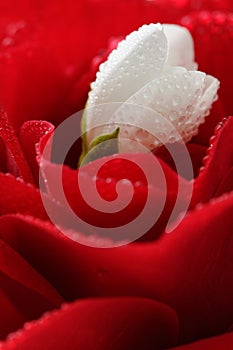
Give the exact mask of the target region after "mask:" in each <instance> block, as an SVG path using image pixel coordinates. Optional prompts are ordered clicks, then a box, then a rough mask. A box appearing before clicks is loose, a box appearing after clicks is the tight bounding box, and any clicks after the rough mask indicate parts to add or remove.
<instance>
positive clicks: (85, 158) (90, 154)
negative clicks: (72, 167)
mask: <svg viewBox="0 0 233 350" xmlns="http://www.w3.org/2000/svg"><path fill="white" fill-rule="evenodd" d="M119 132H120V128H117V129H116V130H115V131H113V133H111V134H105V135H100V136H98V137H97V138H96V139H94V140H93V141H92V143H91V145H90V149H89V151H88V150H87V149H86V145H85V146H84V148H83V152H82V154H81V157H80V159H79V166H83V165H85V164H87V163H90V162H92V161H94V160H96V159H98V158H101V157H105V156H109V155H111V154H115V153H118V151H119V150H118V140H117V138H118V135H119ZM83 141H84V138H83Z"/></svg>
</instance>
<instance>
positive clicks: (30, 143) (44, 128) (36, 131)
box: [20, 120, 54, 183]
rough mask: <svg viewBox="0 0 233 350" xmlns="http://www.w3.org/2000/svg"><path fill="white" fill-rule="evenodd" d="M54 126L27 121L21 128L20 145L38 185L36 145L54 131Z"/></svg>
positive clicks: (42, 122)
mask: <svg viewBox="0 0 233 350" xmlns="http://www.w3.org/2000/svg"><path fill="white" fill-rule="evenodd" d="M53 129H54V126H53V125H52V124H51V123H48V122H46V121H34V120H32V121H27V122H25V123H24V124H23V125H22V127H21V128H20V143H21V145H22V148H23V151H24V154H25V156H26V158H27V160H28V162H29V164H30V167H31V170H32V172H33V175H34V178H35V181H36V183H38V180H39V179H38V177H39V168H38V162H37V161H36V144H37V143H38V142H39V141H40V139H41V138H42V137H43V136H44V135H45V134H47V133H48V132H51V131H53Z"/></svg>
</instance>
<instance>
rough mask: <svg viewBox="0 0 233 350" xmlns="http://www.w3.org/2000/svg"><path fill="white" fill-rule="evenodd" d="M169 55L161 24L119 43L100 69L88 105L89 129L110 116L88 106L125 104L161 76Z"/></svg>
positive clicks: (87, 118)
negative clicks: (113, 103) (90, 109)
mask: <svg viewBox="0 0 233 350" xmlns="http://www.w3.org/2000/svg"><path fill="white" fill-rule="evenodd" d="M166 56H167V40H166V37H165V34H164V33H163V30H162V26H161V25H160V24H150V25H144V26H142V27H141V28H139V30H137V31H135V32H133V33H131V34H130V35H128V36H127V37H126V39H125V40H123V41H122V42H120V43H119V45H118V48H117V49H116V50H114V51H113V52H112V53H111V54H110V55H109V57H108V59H107V61H106V62H105V63H104V64H102V65H101V66H100V71H99V72H98V73H97V79H96V81H95V82H94V83H93V84H92V90H91V91H90V93H89V99H88V102H87V111H86V121H87V128H88V127H89V125H90V126H91V127H93V126H95V125H94V124H95V120H96V119H98V122H100V123H101V122H102V123H104V122H106V121H107V119H108V116H105V115H104V114H103V113H101V108H100V109H99V112H98V113H97V114H96V113H95V115H94V114H93V113H92V112H91V111H88V107H92V106H96V105H98V104H102V103H108V102H123V101H125V100H127V99H128V98H129V97H130V96H131V95H133V94H134V93H135V92H136V91H137V90H139V89H140V88H141V87H142V86H143V85H145V84H147V83H148V81H150V80H151V79H154V78H155V77H157V76H159V75H160V73H161V70H162V68H163V65H164V63H165V61H166Z"/></svg>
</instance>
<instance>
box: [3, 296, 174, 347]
mask: <svg viewBox="0 0 233 350" xmlns="http://www.w3.org/2000/svg"><path fill="white" fill-rule="evenodd" d="M177 323H178V322H177V319H176V315H175V313H174V311H173V310H172V309H171V308H169V307H167V306H166V305H164V304H161V303H158V302H155V301H152V300H146V299H137V298H111V299H93V300H81V301H77V302H76V303H73V304H69V305H66V306H63V307H62V309H61V310H59V311H56V312H53V313H50V314H48V315H47V316H44V317H42V318H41V319H40V320H39V321H36V322H33V323H30V324H28V325H27V327H26V328H25V329H24V330H22V331H20V332H18V333H16V334H13V335H11V338H10V339H9V340H8V341H7V342H6V343H5V344H4V343H2V346H1V349H3V350H7V349H9V350H10V349H11V350H13V349H32V348H33V349H35V350H36V349H38V350H41V349H43V348H46V349H47V350H50V349H51V350H52V349H55V348H56V349H57V350H59V349H61V350H62V349H65V348H66V349H70V350H72V349H85V350H93V349H96V350H107V349H110V347H111V349H112V350H124V349H125V350H126V349H127V350H128V349H135V350H143V349H145V348H146V349H148V350H149V349H151V350H152V349H153V350H156V349H161V348H164V347H168V346H172V344H175V343H176V339H177V333H178V325H177ZM58 329H59V332H58Z"/></svg>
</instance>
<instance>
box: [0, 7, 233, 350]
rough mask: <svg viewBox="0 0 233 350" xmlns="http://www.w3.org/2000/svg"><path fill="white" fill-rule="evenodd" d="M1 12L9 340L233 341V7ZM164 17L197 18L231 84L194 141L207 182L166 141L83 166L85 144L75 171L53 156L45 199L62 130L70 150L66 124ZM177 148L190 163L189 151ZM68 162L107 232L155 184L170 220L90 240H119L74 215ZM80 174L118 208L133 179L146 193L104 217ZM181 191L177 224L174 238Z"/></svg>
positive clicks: (199, 34) (0, 181)
mask: <svg viewBox="0 0 233 350" xmlns="http://www.w3.org/2000/svg"><path fill="white" fill-rule="evenodd" d="M0 13H1V24H0V33H1V34H0V42H1V44H0V45H1V46H0V47H1V52H0V72H1V86H0V103H1V112H0V170H1V172H0V214H1V217H0V249H1V254H0V306H1V317H0V337H1V340H2V343H1V344H0V348H2V349H4V350H8V349H9V350H12V349H20V350H21V349H31V348H33V349H79V348H80V349H87V350H89V349H90V350H92V349H100V350H105V349H110V348H111V349H114V350H122V349H127V350H128V349H140V350H141V349H153V350H155V349H164V348H169V349H184V350H186V349H187V350H189V349H190V350H196V349H211V350H212V349H214V350H215V349H216V350H217V349H221V350H222V349H224V350H225V349H226V350H227V349H231V348H232V345H233V333H232V325H233V302H232V295H233V283H232V271H233V258H232V252H233V239H232V232H233V222H232V215H233V193H232V191H233V147H232V135H233V117H228V116H229V115H231V113H232V110H233V104H232V98H231V77H232V73H233V68H232V63H231V61H232V59H231V57H232V56H233V49H232V35H233V7H232V3H231V1H230V0H225V1H224V0H219V1H214V0H208V1H207V0H206V1H199V2H198V3H197V2H196V3H194V2H192V1H181V0H176V1H174V0H169V1H167V2H166V3H165V2H164V1H162V0H161V1H146V0H144V1H143V0H130V1H128V2H127V4H125V2H124V1H119V0H118V1H115V0H111V1H110V2H109V1H108V2H107V1H103V0H95V1H94V0H92V1H91V0H89V1H88V0H82V1H80V2H77V1H73V0H68V2H67V1H66V2H60V3H57V2H56V1H54V0H52V1H46V0H43V1H41V2H40V4H38V3H37V2H31V1H29V0H23V1H20V2H19V1H17V2H16V3H15V1H8V2H7V3H5V2H3V3H2V4H1V5H0ZM158 21H159V22H164V23H167V22H170V23H177V24H181V25H183V26H186V27H187V28H188V29H189V30H190V32H191V33H192V35H193V38H194V42H195V52H196V61H197V62H198V64H199V69H200V70H202V71H205V72H206V73H209V74H212V75H214V76H216V77H217V78H218V79H219V80H220V82H221V89H220V92H219V96H220V98H219V101H218V102H216V103H215V104H214V106H213V108H212V110H211V114H210V116H208V117H207V119H206V121H205V123H204V124H202V125H201V127H200V128H199V133H198V135H197V136H195V137H194V138H192V140H191V141H190V142H189V143H188V144H187V149H188V152H189V155H190V158H191V161H192V166H193V169H194V179H190V178H188V177H187V176H186V175H187V174H186V173H185V169H184V172H183V173H182V174H181V173H180V174H179V175H178V174H177V171H176V167H175V165H176V164H174V160H173V159H172V157H171V154H169V152H168V151H167V150H166V148H165V147H160V148H158V149H157V150H156V152H155V154H154V155H153V156H152V155H148V154H133V155H130V156H128V158H127V160H126V159H124V157H123V155H118V156H109V157H108V158H104V159H103V158H100V159H99V160H96V161H94V162H91V163H89V164H87V165H86V166H84V167H82V168H80V169H79V170H76V167H77V166H76V165H77V162H78V157H79V155H80V152H81V147H80V142H79V141H78V142H76V143H75V145H74V146H73V147H72V149H71V150H70V152H69V153H68V156H67V157H66V159H65V163H66V165H65V166H62V165H60V164H57V163H58V160H59V159H56V157H54V156H53V158H52V162H51V161H48V160H44V162H43V167H42V176H43V178H42V180H43V181H44V180H46V181H45V182H43V183H42V182H40V185H44V186H45V187H44V188H43V191H44V194H43V196H42V197H43V198H41V193H40V190H39V188H38V186H39V165H38V164H39V162H40V160H41V157H42V153H43V150H44V148H45V147H46V142H47V140H48V137H49V136H50V135H55V136H54V140H53V141H54V143H53V146H54V147H55V151H56V152H55V154H60V153H59V152H62V149H59V143H58V142H56V134H53V132H54V125H55V126H58V125H59V123H60V122H61V121H64V120H66V117H68V116H69V115H70V114H72V113H74V112H76V111H78V110H81V109H82V108H83V107H84V105H85V102H86V100H87V93H88V91H89V84H90V82H91V81H93V80H94V79H95V74H96V72H97V70H98V67H99V64H100V63H101V62H103V61H104V60H105V59H106V57H107V56H108V54H109V53H110V52H111V50H112V49H113V48H114V47H115V46H116V45H117V43H118V41H119V40H121V39H122V38H123V37H124V36H125V35H126V34H128V33H129V32H131V31H132V30H135V29H137V28H138V27H139V26H141V25H142V24H144V23H150V22H154V23H156V22H158ZM37 120H38V121H37ZM76 123H77V135H78V134H79V133H80V130H79V129H78V128H79V123H80V120H79V119H77V121H76ZM74 130H75V129H74ZM75 132H76V130H75ZM213 135H214V136H213ZM174 147H176V148H175V152H176V153H177V154H179V156H180V158H179V159H183V155H182V152H183V150H182V149H180V148H179V145H176V146H174ZM179 152H180V153H179ZM151 157H153V159H155V160H156V161H157V164H158V166H159V167H160V168H161V169H162V171H163V174H164V181H165V182H164V183H165V184H166V196H165V197H164V191H163V190H161V186H162V184H163V182H162V180H161V179H162V178H160V176H159V173H156V181H157V182H156V181H155V183H153V184H151V183H150V182H149V185H150V186H148V181H147V178H146V177H145V174H144V173H143V172H142V171H141V170H140V168H139V167H137V164H142V168H143V169H144V170H146V171H148V173H149V174H153V169H152V167H151ZM103 160H104V165H102V162H103ZM99 165H102V166H101V167H100V170H99V172H98V174H97V175H98V177H97V178H96V177H94V176H93V174H95V175H96V169H97V168H98V167H99ZM61 169H62V179H63V189H64V192H65V194H66V196H67V200H68V203H69V204H70V206H71V208H72V209H73V210H74V212H75V214H76V215H77V216H79V217H81V218H82V220H84V221H88V222H89V223H90V224H91V225H93V226H96V227H98V226H102V227H103V228H105V232H108V231H109V232H110V229H111V228H112V227H117V226H118V225H125V224H126V223H128V221H131V220H133V219H134V218H135V217H137V216H138V215H139V214H140V212H141V211H142V210H143V208H144V205H145V202H146V200H147V198H148V188H150V189H151V188H152V190H151V193H152V194H151V201H152V204H153V203H154V204H155V207H156V205H157V203H160V202H162V200H164V206H163V210H162V212H161V213H160V214H161V215H159V217H158V220H157V221H156V222H155V223H154V224H153V225H151V227H149V228H148V229H147V230H146V231H145V234H144V235H142V237H139V236H138V237H136V238H137V241H136V242H134V243H131V244H128V245H124V246H119V247H112V248H108V249H103V248H93V247H89V246H90V245H93V246H95V245H100V244H102V246H103V245H106V246H108V245H110V246H111V245H112V241H111V239H110V238H109V237H107V236H106V237H104V238H101V240H100V239H99V237H98V235H96V231H93V229H92V228H91V229H90V231H86V226H85V225H84V226H83V230H82V229H81V226H80V229H79V230H78V229H77V228H76V226H75V225H73V223H72V222H71V221H70V220H69V216H66V215H67V212H66V209H67V208H65V207H64V203H63V199H62V197H61V194H60V193H59V191H58V186H59V181H58V176H57V174H58V173H59V171H60V170H61ZM151 169H152V170H151ZM77 175H78V176H80V178H82V181H83V186H84V188H89V189H90V188H92V187H93V186H95V185H96V186H97V189H98V191H99V194H100V195H101V196H102V198H103V199H105V201H108V203H111V202H113V201H114V200H115V199H116V198H117V191H116V190H117V185H118V182H119V181H120V180H122V179H127V180H129V181H130V182H131V184H132V185H133V186H130V185H129V183H128V182H127V183H126V182H123V184H122V188H121V189H122V192H121V195H122V198H123V199H125V198H128V195H129V194H130V193H131V191H132V190H133V196H132V201H131V203H129V205H128V206H127V207H126V208H124V209H123V210H121V211H120V212H119V213H114V214H112V213H100V212H98V210H94V209H93V208H91V206H89V205H87V203H86V202H85V200H84V199H83V198H82V193H81V191H80V189H79V188H77V185H76V182H77ZM51 179H52V181H51ZM46 186H47V187H46ZM190 189H191V190H192V192H190ZM190 193H191V194H192V197H190V198H189V195H190ZM178 195H180V198H181V200H180V202H179V204H180V206H179V207H178V209H177V211H176V212H175V215H174V217H173V221H172V224H173V229H172V231H171V232H170V234H166V232H167V224H168V222H169V223H170V221H169V220H170V217H171V213H172V212H173V209H174V206H175V204H176V202H177V196H178ZM42 199H43V200H42ZM187 203H188V205H189V208H185V206H184V205H186V204H187ZM153 208H154V206H153V207H150V212H151V210H152V209H153ZM184 208H185V209H186V211H187V210H188V211H187V212H186V214H185V216H184V217H182V212H183V210H184ZM51 213H53V214H54V216H53V218H52V219H54V218H55V221H56V222H55V223H56V224H57V226H58V227H55V225H54V223H53V222H52V221H53V220H51V215H50V214H51ZM64 218H65V219H66V221H64V220H63V219H64ZM67 218H68V219H67ZM148 220H150V217H148ZM58 228H60V229H58ZM140 229H141V228H140V227H139V231H140ZM133 233H134V232H133ZM123 238H124V237H118V239H119V240H120V241H121V240H123ZM132 240H133V239H132ZM80 242H81V243H84V244H81V243H80ZM90 242H92V243H93V244H91V243H90ZM85 244H86V245H85ZM88 245H89V246H88ZM116 245H117V244H116ZM45 312H46V314H45Z"/></svg>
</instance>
